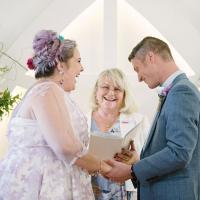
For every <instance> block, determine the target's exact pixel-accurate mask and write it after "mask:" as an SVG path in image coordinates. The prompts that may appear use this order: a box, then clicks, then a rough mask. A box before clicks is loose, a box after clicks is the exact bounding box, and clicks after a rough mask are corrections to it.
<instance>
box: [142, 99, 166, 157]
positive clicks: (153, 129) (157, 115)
mask: <svg viewBox="0 0 200 200" xmlns="http://www.w3.org/2000/svg"><path fill="white" fill-rule="evenodd" d="M160 98H161V99H159V105H158V110H157V113H156V116H155V119H154V121H153V124H152V126H151V130H150V133H149V136H148V138H147V141H146V143H145V144H144V146H143V149H142V152H141V156H142V154H143V152H144V151H145V149H146V148H147V146H148V145H149V143H150V141H151V138H152V137H153V134H154V131H155V128H156V124H157V120H158V117H159V116H160V112H161V110H162V107H163V104H164V102H165V99H166V97H160Z"/></svg>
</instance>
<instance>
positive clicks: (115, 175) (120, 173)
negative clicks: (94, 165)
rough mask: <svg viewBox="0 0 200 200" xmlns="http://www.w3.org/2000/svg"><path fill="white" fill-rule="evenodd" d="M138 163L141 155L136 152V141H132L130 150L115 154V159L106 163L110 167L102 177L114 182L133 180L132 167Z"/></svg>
mask: <svg viewBox="0 0 200 200" xmlns="http://www.w3.org/2000/svg"><path fill="white" fill-rule="evenodd" d="M138 161H139V154H138V153H137V152H136V150H135V146H134V141H131V142H130V145H129V148H128V149H122V151H121V152H120V153H116V154H115V156H114V159H112V160H106V161H105V163H106V164H107V165H108V167H107V171H104V172H103V173H102V175H103V176H104V177H105V178H108V179H109V180H112V181H114V182H118V183H124V182H125V181H126V180H128V179H131V177H132V176H131V166H132V165H133V164H135V163H136V162H138Z"/></svg>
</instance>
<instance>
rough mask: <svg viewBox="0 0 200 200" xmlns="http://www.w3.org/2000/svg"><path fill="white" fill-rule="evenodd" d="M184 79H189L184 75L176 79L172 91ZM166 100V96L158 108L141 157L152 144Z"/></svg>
mask: <svg viewBox="0 0 200 200" xmlns="http://www.w3.org/2000/svg"><path fill="white" fill-rule="evenodd" d="M182 79H187V76H186V75H185V74H184V73H183V74H180V75H178V76H177V77H176V78H175V79H174V81H173V82H172V88H171V90H173V86H174V85H175V84H176V83H178V82H179V81H180V80H182ZM165 100H166V96H165V97H163V99H162V100H161V102H160V106H159V108H158V111H157V114H156V116H155V119H154V121H153V124H152V127H151V130H150V133H149V137H148V139H147V141H146V144H145V145H144V146H143V149H142V152H141V157H142V156H143V154H144V151H145V150H146V149H147V147H148V145H149V143H150V142H151V139H152V137H153V135H154V132H155V128H156V124H157V121H158V118H159V116H160V113H161V110H162V107H163V105H164V103H165Z"/></svg>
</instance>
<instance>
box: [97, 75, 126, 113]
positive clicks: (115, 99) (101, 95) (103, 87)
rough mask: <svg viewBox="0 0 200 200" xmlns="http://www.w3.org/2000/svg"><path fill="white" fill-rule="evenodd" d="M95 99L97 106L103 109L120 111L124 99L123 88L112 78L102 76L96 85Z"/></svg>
mask: <svg viewBox="0 0 200 200" xmlns="http://www.w3.org/2000/svg"><path fill="white" fill-rule="evenodd" d="M96 100H97V104H98V105H99V107H101V108H103V109H106V110H110V111H112V110H118V111H120V109H121V107H122V105H123V100H124V90H123V89H122V88H120V87H119V86H118V85H116V84H114V83H113V81H112V80H110V79H108V78H106V77H105V78H102V79H101V80H100V81H99V83H98V85H97V90H96Z"/></svg>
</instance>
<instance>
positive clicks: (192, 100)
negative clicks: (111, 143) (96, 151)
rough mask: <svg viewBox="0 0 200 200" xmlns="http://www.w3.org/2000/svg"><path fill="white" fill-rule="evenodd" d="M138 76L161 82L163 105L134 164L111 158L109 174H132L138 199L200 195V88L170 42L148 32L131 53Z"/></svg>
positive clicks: (151, 83) (196, 199) (199, 199)
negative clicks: (181, 67)
mask: <svg viewBox="0 0 200 200" xmlns="http://www.w3.org/2000/svg"><path fill="white" fill-rule="evenodd" d="M128 59H129V61H130V62H131V63H132V65H133V68H134V71H135V72H136V73H137V75H138V80H139V81H144V82H145V83H146V84H147V85H148V87H149V88H150V89H153V88H156V87H157V86H162V88H163V90H162V91H161V93H160V96H162V102H161V106H160V107H159V110H158V112H157V114H156V116H155V119H154V122H153V124H152V127H151V130H150V134H149V137H148V139H147V141H146V144H145V145H144V147H143V150H142V152H141V155H140V161H138V162H137V163H134V164H133V165H132V166H130V165H126V164H124V163H120V162H117V161H113V160H110V161H108V164H110V165H112V166H113V169H112V170H111V171H110V172H109V173H108V174H107V175H106V176H107V177H109V178H110V179H111V180H114V181H116V182H123V181H125V180H127V179H130V178H131V179H132V182H133V184H134V185H136V186H137V187H138V196H139V197H138V199H140V200H178V199H179V200H200V170H199V169H200V134H199V132H200V119H199V118H200V93H199V91H198V89H197V88H196V87H195V86H194V85H193V84H192V83H191V82H190V81H189V80H188V78H187V77H186V75H185V74H184V73H182V72H181V71H180V70H179V68H178V67H177V65H176V64H175V62H174V59H173V57H172V54H171V51H170V49H169V47H168V45H167V44H166V43H165V42H164V41H162V40H160V39H158V38H154V37H146V38H144V39H143V40H142V41H141V42H140V43H139V44H137V46H135V48H133V50H132V52H131V54H130V55H129V58H128Z"/></svg>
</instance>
